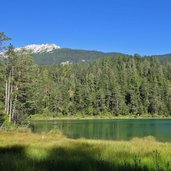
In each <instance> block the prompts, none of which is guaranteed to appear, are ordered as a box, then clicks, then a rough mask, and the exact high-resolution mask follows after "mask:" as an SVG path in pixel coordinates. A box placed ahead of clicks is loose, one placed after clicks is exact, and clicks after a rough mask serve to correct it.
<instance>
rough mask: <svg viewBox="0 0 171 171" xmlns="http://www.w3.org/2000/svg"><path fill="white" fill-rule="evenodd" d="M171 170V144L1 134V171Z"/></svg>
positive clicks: (147, 141) (149, 139)
mask: <svg viewBox="0 0 171 171" xmlns="http://www.w3.org/2000/svg"><path fill="white" fill-rule="evenodd" d="M11 170H14V171H51V170H59V171H99V170H100V171H110V170H121V171H126V170H137V171H141V170H156V171H167V170H168V171H169V170H171V143H160V142H157V141H155V140H154V139H153V138H151V137H148V138H144V139H138V138H135V139H133V140H131V141H101V140H85V139H79V140H72V139H68V138H66V137H64V136H63V135H62V134H59V133H55V132H51V133H49V134H32V133H24V132H22V133H21V132H16V133H14V132H1V133H0V171H11Z"/></svg>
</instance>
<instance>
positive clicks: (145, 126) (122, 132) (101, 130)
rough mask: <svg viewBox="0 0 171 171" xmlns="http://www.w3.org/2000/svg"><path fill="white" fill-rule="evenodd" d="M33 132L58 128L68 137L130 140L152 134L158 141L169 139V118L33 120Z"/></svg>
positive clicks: (170, 138)
mask: <svg viewBox="0 0 171 171" xmlns="http://www.w3.org/2000/svg"><path fill="white" fill-rule="evenodd" d="M31 127H32V131H33V132H48V131H50V130H55V129H56V130H60V131H62V132H63V133H64V135H66V136H67V137H70V138H76V139H77V138H88V139H104V140H130V139H132V138H134V137H146V136H153V137H155V138H156V139H157V140H159V141H163V142H164V141H171V119H117V120H115V119H100V120H98V119H93V120H53V121H33V122H32V124H31Z"/></svg>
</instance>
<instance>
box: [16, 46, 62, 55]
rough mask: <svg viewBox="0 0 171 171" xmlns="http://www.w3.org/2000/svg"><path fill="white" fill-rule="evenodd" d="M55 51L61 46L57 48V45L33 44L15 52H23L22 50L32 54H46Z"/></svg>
mask: <svg viewBox="0 0 171 171" xmlns="http://www.w3.org/2000/svg"><path fill="white" fill-rule="evenodd" d="M55 49H60V46H57V45H56V44H41V45H37V44H32V45H27V46H24V47H20V48H16V49H15V51H21V50H26V51H28V52H30V53H36V54H37V53H46V52H52V51H53V50H55Z"/></svg>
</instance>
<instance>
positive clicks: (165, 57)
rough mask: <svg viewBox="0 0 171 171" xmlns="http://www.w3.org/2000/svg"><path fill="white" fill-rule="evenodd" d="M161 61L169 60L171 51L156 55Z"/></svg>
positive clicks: (170, 59)
mask: <svg viewBox="0 0 171 171" xmlns="http://www.w3.org/2000/svg"><path fill="white" fill-rule="evenodd" d="M156 57H158V58H159V59H160V60H161V61H170V62H171V53H170V54H164V55H156Z"/></svg>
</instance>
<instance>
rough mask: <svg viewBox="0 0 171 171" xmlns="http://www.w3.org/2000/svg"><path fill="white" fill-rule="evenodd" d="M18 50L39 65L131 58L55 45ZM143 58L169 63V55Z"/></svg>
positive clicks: (33, 46) (37, 45)
mask: <svg viewBox="0 0 171 171" xmlns="http://www.w3.org/2000/svg"><path fill="white" fill-rule="evenodd" d="M20 50H25V51H28V53H30V54H32V56H33V60H34V61H35V63H37V64H41V65H51V64H69V63H75V62H76V63H80V62H93V61H95V60H97V59H99V58H106V57H115V56H118V55H124V56H125V55H126V56H130V57H131V56H132V55H127V54H124V53H120V52H101V51H96V50H82V49H70V48H61V47H60V46H58V45H56V44H40V45H39V44H31V45H27V46H24V47H20V48H15V51H20ZM145 57H157V58H159V59H160V60H161V61H171V53H168V54H164V55H152V56H145ZM0 60H3V53H0Z"/></svg>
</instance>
